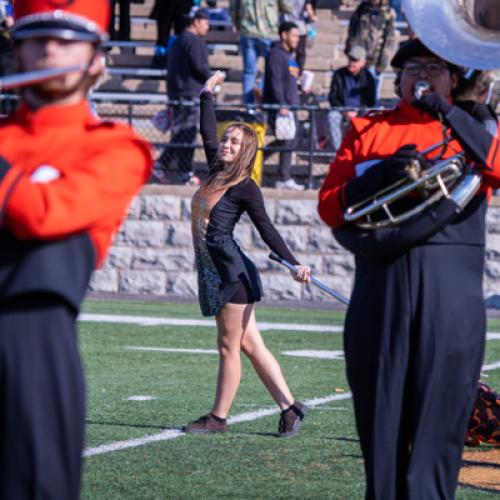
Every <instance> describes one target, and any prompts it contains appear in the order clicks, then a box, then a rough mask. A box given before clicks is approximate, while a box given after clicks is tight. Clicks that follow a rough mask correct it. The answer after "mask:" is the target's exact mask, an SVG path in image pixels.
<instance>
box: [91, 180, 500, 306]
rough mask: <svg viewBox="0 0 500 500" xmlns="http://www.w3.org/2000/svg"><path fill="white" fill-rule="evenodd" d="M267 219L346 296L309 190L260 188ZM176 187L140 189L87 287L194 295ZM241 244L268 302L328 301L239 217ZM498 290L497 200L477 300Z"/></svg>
mask: <svg viewBox="0 0 500 500" xmlns="http://www.w3.org/2000/svg"><path fill="white" fill-rule="evenodd" d="M263 192H264V197H265V199H266V207H267V211H268V213H269V216H270V218H271V220H272V221H273V223H274V224H275V225H276V227H277V228H278V230H279V231H280V233H281V235H282V236H283V238H284V239H285V241H286V242H287V244H288V245H289V247H290V249H291V250H292V252H293V253H294V254H295V255H296V257H297V259H298V260H299V261H300V262H304V263H307V264H308V265H310V266H311V267H312V269H313V272H314V274H315V276H316V277H317V278H319V279H321V280H322V281H324V282H325V283H326V284H327V285H329V286H331V287H332V288H333V289H335V290H337V291H338V292H340V293H342V294H344V295H346V296H349V293H350V289H351V286H352V279H353V270H354V265H353V264H354V262H353V258H352V256H351V255H350V254H348V252H346V251H345V250H344V249H343V248H342V247H340V246H339V245H338V244H337V243H336V242H335V240H334V239H333V237H332V235H331V233H330V230H329V229H328V228H327V227H326V226H325V225H324V224H323V223H322V222H321V221H320V219H319V217H318V215H317V212H316V205H317V192H315V191H307V192H303V193H295V192H282V191H277V190H274V189H263ZM193 193H194V189H193V188H189V187H184V186H146V187H145V188H144V189H143V191H142V193H141V194H140V196H138V197H137V198H136V199H135V200H134V201H133V203H132V205H131V207H130V209H129V212H128V217H127V220H126V221H125V222H124V224H123V226H122V228H121V229H120V231H119V232H118V234H117V235H116V238H115V243H114V245H113V247H112V248H111V251H110V253H109V256H108V259H107V260H106V263H105V265H104V267H103V268H102V269H100V270H98V271H96V272H95V273H94V276H93V279H92V282H91V286H90V290H91V291H94V292H107V293H123V294H152V295H159V296H165V297H167V298H168V297H169V296H170V297H185V298H194V297H196V295H197V284H196V272H195V268H194V255H193V248H192V245H191V224H190V216H191V208H190V203H191V196H192V195H193ZM235 236H236V238H237V240H238V242H239V243H240V245H241V247H242V248H243V249H244V251H245V252H246V253H247V254H248V256H249V257H250V258H251V259H252V260H253V261H254V262H255V264H256V265H257V267H258V268H259V270H260V272H261V278H262V283H263V286H264V291H265V294H266V299H268V300H306V301H308V300H331V299H330V298H329V296H328V295H326V294H325V293H324V292H322V291H321V290H319V289H318V288H317V287H315V286H301V285H299V284H298V283H296V282H295V281H293V280H292V279H291V277H290V275H289V273H288V272H287V271H286V269H285V268H283V267H282V266H280V265H279V264H276V263H275V262H273V261H271V260H269V258H268V254H269V249H268V248H267V246H266V245H265V244H264V243H263V241H262V240H261V238H260V236H259V234H258V232H257V230H256V229H255V227H254V226H253V224H252V223H251V222H250V220H249V218H248V217H247V216H244V217H243V218H242V221H241V222H240V223H239V225H238V226H237V228H236V230H235ZM495 290H498V291H500V203H499V202H498V201H497V200H496V199H494V200H493V202H492V203H491V205H490V208H489V211H488V240H487V262H486V270H485V297H490V296H491V295H493V294H495Z"/></svg>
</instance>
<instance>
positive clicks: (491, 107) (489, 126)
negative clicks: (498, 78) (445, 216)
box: [454, 70, 498, 137]
mask: <svg viewBox="0 0 500 500" xmlns="http://www.w3.org/2000/svg"><path fill="white" fill-rule="evenodd" d="M494 83H495V81H494V77H493V74H492V72H491V71H480V70H473V71H470V72H468V73H466V74H465V75H464V76H462V77H461V78H460V80H459V82H458V85H457V88H456V90H455V95H454V97H455V102H456V105H457V106H460V107H461V108H462V109H464V110H465V111H467V112H468V113H470V114H471V115H472V116H473V117H474V118H476V120H478V121H480V122H481V123H482V124H483V125H484V126H485V128H486V130H487V131H488V132H489V133H490V134H491V135H493V136H495V137H496V136H497V132H498V120H497V115H496V113H495V108H496V105H495V104H494V103H492V97H493V95H492V94H493V92H492V90H493V85H494Z"/></svg>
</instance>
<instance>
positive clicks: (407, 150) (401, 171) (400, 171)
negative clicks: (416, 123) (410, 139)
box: [381, 144, 428, 186]
mask: <svg viewBox="0 0 500 500" xmlns="http://www.w3.org/2000/svg"><path fill="white" fill-rule="evenodd" d="M412 161H418V162H419V163H420V164H421V166H422V168H424V169H425V168H427V167H428V164H427V160H426V159H425V158H424V157H423V156H422V155H421V154H420V153H419V152H418V151H417V147H416V146H415V144H406V145H404V146H403V147H402V148H399V149H398V150H397V151H396V152H395V153H394V154H393V155H392V156H390V157H389V158H387V159H386V160H384V161H383V162H382V165H381V167H382V168H383V169H384V182H385V184H386V185H387V186H390V185H391V184H394V183H395V182H397V181H399V180H400V179H404V178H405V177H406V176H407V174H406V171H407V168H408V166H409V165H410V164H411V163H412Z"/></svg>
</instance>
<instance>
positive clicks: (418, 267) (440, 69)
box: [319, 39, 500, 500]
mask: <svg viewBox="0 0 500 500" xmlns="http://www.w3.org/2000/svg"><path fill="white" fill-rule="evenodd" d="M392 65H393V66H394V67H395V68H396V69H397V70H399V74H398V77H397V81H396V84H397V91H398V93H399V95H400V96H401V101H400V102H399V104H398V105H397V106H396V108H395V109H394V110H390V111H384V112H381V113H378V114H373V115H371V116H367V117H363V118H355V119H354V120H353V122H352V129H351V130H350V131H349V132H348V133H347V134H346V137H345V139H344V141H343V144H342V146H341V148H340V150H339V152H338V154H337V156H336V158H335V160H334V162H333V163H332V164H331V166H330V171H329V173H328V175H327V177H326V179H325V181H324V183H323V185H322V187H321V190H320V194H319V214H320V216H321V217H322V219H323V220H324V221H325V222H326V223H327V224H328V225H329V226H331V227H332V228H334V234H336V235H337V236H338V237H339V240H340V241H341V242H344V244H346V246H347V247H348V248H351V249H354V250H355V260H356V273H355V282H354V289H353V292H352V296H351V302H350V307H349V309H348V312H347V316H346V321H345V338H344V342H345V354H346V364H347V376H348V380H349V384H350V386H351V389H352V392H353V398H354V409H355V417H356V425H357V430H358V433H359V437H360V442H361V449H362V452H363V457H364V463H365V473H366V498H368V499H383V500H395V499H401V498H407V499H431V498H432V499H435V498H443V499H452V498H454V496H455V493H454V492H455V489H456V486H457V481H458V473H459V469H460V464H461V454H462V448H463V443H464V434H465V430H466V426H467V422H468V418H469V416H470V414H471V409H472V405H473V402H474V397H475V394H476V383H477V380H478V377H479V371H480V368H481V363H482V359H483V353H484V346H485V328H486V323H485V307H484V299H483V290H482V279H483V269H484V258H485V215H486V208H487V201H488V197H489V195H490V193H491V189H492V188H498V187H499V186H500V154H498V149H499V148H498V144H499V143H498V140H497V138H495V137H493V136H491V135H490V134H489V133H488V132H487V130H486V129H485V127H483V125H482V124H481V123H479V122H477V121H476V120H475V119H474V118H472V117H471V116H470V115H469V114H468V113H466V112H465V111H463V110H461V109H460V108H458V107H457V106H454V105H453V100H452V95H453V92H454V89H455V88H456V86H457V83H458V81H459V76H460V74H461V70H460V68H459V67H457V66H454V65H453V64H450V63H449V62H447V61H445V60H443V59H442V58H440V57H438V56H437V55H435V54H434V53H432V52H431V51H430V50H429V49H428V48H427V47H425V46H424V45H423V44H422V43H421V42H420V41H419V40H418V39H415V40H411V41H409V42H407V43H406V44H404V45H403V46H402V47H401V48H400V49H399V50H398V52H397V53H396V55H395V56H394V58H393V60H392ZM422 81H423V82H425V83H426V84H427V85H428V86H429V91H428V92H427V94H426V95H424V96H423V97H421V99H420V100H416V99H415V88H416V86H417V82H422ZM443 124H444V125H446V126H447V127H449V128H450V129H451V131H452V138H451V139H450V140H449V142H448V143H445V146H444V147H442V148H440V151H439V152H440V153H442V157H443V158H449V157H450V156H453V155H454V154H456V153H457V152H460V151H465V153H466V155H467V158H468V160H469V162H473V163H474V164H475V167H476V168H477V169H479V171H480V172H481V174H482V179H483V185H482V188H481V189H480V190H479V191H478V193H477V194H476V196H474V198H473V200H472V201H471V202H470V203H469V204H468V205H467V206H466V207H465V208H464V209H463V210H460V208H459V207H458V206H457V205H456V204H455V203H454V202H453V201H451V200H448V199H446V198H445V199H444V200H443V201H442V202H440V203H439V205H438V207H436V208H431V209H429V210H427V212H426V214H425V218H424V219H423V220H425V222H426V225H427V227H425V228H424V229H423V230H422V227H421V225H420V226H419V227H418V229H419V232H418V234H410V235H408V234H404V236H405V238H402V239H399V240H391V239H388V240H387V241H389V243H390V244H388V245H385V246H384V245H383V243H385V240H384V238H385V237H386V236H388V235H389V236H392V235H394V234H396V233H397V234H399V233H398V231H399V230H398V229H395V230H392V229H391V230H389V229H387V230H385V229H382V230H381V229H376V230H374V231H372V232H371V234H374V235H375V236H370V235H368V237H369V239H370V238H371V239H372V241H375V243H376V244H373V245H372V246H371V247H370V246H366V245H365V246H363V245H364V243H363V244H360V245H358V246H356V244H352V245H351V244H350V243H349V241H348V240H346V239H345V234H344V233H348V232H349V231H351V232H352V231H354V234H355V231H356V230H357V228H354V227H353V226H352V225H346V224H345V220H344V218H343V213H344V210H345V209H346V208H347V207H349V206H352V205H354V204H356V203H357V202H359V201H361V200H363V199H365V198H367V197H368V196H369V195H371V194H374V193H375V192H377V191H379V190H380V189H381V188H383V187H386V186H387V185H390V184H393V183H394V182H396V181H397V180H399V179H401V178H403V177H404V176H405V168H406V166H407V165H408V163H409V161H410V160H412V159H416V160H418V161H420V163H421V164H422V165H424V166H425V165H426V162H427V161H430V157H431V156H432V155H433V154H436V153H435V152H433V153H432V154H431V153H429V154H428V155H427V159H424V158H422V155H421V154H420V153H419V151H424V150H425V149H426V148H429V147H430V146H432V145H435V144H437V143H439V142H440V141H442V140H443V128H444V125H443ZM409 203H413V201H412V200H409ZM412 227H413V226H412ZM359 231H360V232H361V230H359ZM366 233H367V232H366ZM400 233H401V234H403V233H404V231H402V230H401V231H400ZM348 234H350V233H348ZM401 234H400V235H401ZM365 236H366V234H365ZM377 245H378V246H377Z"/></svg>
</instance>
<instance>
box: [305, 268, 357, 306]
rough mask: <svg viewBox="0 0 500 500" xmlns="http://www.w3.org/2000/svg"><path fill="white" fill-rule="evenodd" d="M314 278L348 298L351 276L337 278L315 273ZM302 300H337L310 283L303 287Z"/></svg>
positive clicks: (350, 288)
mask: <svg viewBox="0 0 500 500" xmlns="http://www.w3.org/2000/svg"><path fill="white" fill-rule="evenodd" d="M316 278H318V279H319V280H320V281H321V282H322V283H324V284H325V285H326V286H328V287H330V288H332V289H333V290H334V291H335V292H337V293H339V294H340V295H343V296H344V297H345V298H346V299H349V297H350V295H351V290H352V278H348V279H345V278H344V279H338V278H333V277H332V276H330V275H317V276H316ZM304 300H322V301H323V300H332V301H334V302H337V299H335V298H334V297H332V296H331V295H330V294H328V293H326V292H324V291H323V290H322V289H321V288H319V287H317V286H316V285H313V284H312V283H311V284H309V285H306V286H305V287H304Z"/></svg>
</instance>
